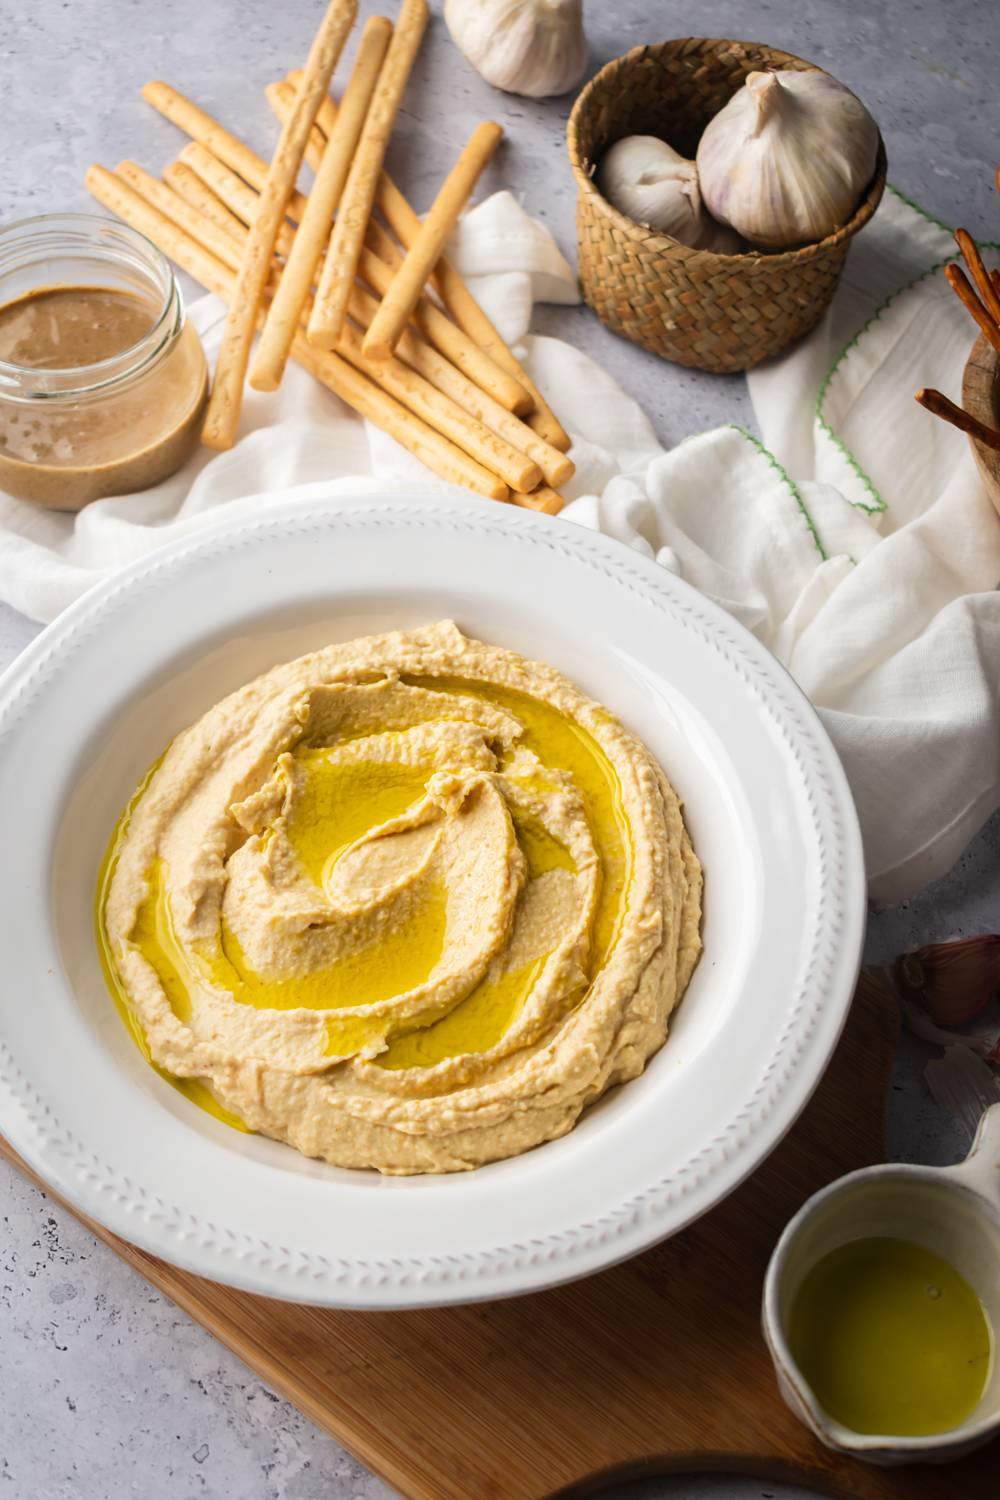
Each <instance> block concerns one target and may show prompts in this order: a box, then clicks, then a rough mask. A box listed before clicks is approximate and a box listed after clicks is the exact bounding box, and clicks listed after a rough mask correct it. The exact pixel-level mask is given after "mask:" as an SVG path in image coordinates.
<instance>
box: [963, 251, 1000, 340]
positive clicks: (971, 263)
mask: <svg viewBox="0 0 1000 1500" xmlns="http://www.w3.org/2000/svg"><path fill="white" fill-rule="evenodd" d="M955 241H956V243H957V245H958V248H959V249H960V250H961V252H962V259H963V260H964V261H965V264H966V265H967V266H968V268H969V270H970V271H971V272H972V279H973V281H974V282H975V283H976V286H977V287H978V288H979V295H980V297H982V299H983V303H984V305H985V307H986V311H987V312H988V313H989V315H990V317H991V318H992V319H993V321H994V323H996V325H997V327H998V328H1000V293H998V292H997V289H996V287H995V285H994V284H993V280H992V279H991V277H990V273H989V271H987V269H986V267H985V266H984V265H983V257H982V256H981V255H980V253H979V246H978V245H977V244H976V242H975V240H974V239H973V238H972V235H971V234H970V233H969V231H968V230H967V229H956V230H955Z"/></svg>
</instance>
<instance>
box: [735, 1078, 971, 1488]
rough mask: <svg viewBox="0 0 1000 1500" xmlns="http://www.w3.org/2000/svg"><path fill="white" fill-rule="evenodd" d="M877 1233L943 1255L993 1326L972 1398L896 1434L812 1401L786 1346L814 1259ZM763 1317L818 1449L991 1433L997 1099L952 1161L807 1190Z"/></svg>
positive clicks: (924, 1458)
mask: <svg viewBox="0 0 1000 1500" xmlns="http://www.w3.org/2000/svg"><path fill="white" fill-rule="evenodd" d="M883 1235H884V1236H888V1237H891V1238H894V1239H900V1240H909V1241H910V1242H911V1243H912V1244H915V1245H922V1246H923V1247H924V1248H925V1249H927V1250H931V1251H933V1253H934V1254H935V1255H940V1256H941V1257H942V1258H943V1259H944V1260H946V1261H949V1262H950V1263H951V1264H952V1265H953V1266H954V1267H955V1270H956V1271H958V1272H960V1274H961V1275H962V1276H964V1277H965V1279H966V1281H967V1282H968V1283H969V1285H970V1286H971V1287H972V1288H973V1290H974V1291H975V1292H976V1293H977V1294H978V1296H979V1299H980V1301H981V1302H982V1304H983V1307H984V1308H985V1310H986V1315H987V1317H988V1319H989V1322H990V1326H991V1328H992V1331H993V1340H994V1356H993V1360H992V1363H991V1369H990V1376H989V1379H988V1381H987V1383H986V1388H985V1390H984V1391H983V1395H982V1397H981V1399H980V1401H979V1404H978V1405H977V1406H976V1408H975V1410H974V1411H973V1412H972V1413H971V1414H970V1416H969V1417H968V1418H967V1419H966V1420H965V1421H964V1422H963V1423H962V1424H961V1425H960V1426H958V1427H954V1428H950V1429H949V1430H948V1431H946V1432H936V1433H933V1434H931V1435H929V1436H927V1437H899V1436H894V1435H893V1434H892V1433H863V1432H854V1431H852V1430H851V1429H850V1428H848V1427H844V1426H843V1425H842V1424H841V1423H839V1422H837V1421H835V1420H834V1419H833V1418H832V1417H831V1416H829V1415H828V1413H827V1412H825V1411H824V1410H823V1408H822V1407H821V1406H820V1404H819V1402H818V1401H817V1399H816V1397H815V1395H814V1394H813V1391H812V1390H811V1388H810V1386H809V1383H808V1381H807V1380H806V1379H805V1377H804V1375H803V1374H802V1371H801V1370H800V1369H799V1367H798V1365H797V1364H796V1361H795V1359H794V1358H793V1356H792V1353H791V1350H790V1348H789V1345H788V1318H789V1313H790V1311H791V1308H792V1305H793V1303H794V1301H795V1297H796V1295H797V1293H798V1291H799V1288H800V1287H801V1285H802V1282H803V1280H804V1279H805V1277H806V1276H807V1275H808V1273H809V1271H810V1270H811V1269H812V1268H813V1266H814V1265H815V1264H816V1263H817V1261H819V1260H821V1259H822V1258H823V1257H824V1256H825V1255H828V1254H829V1253H830V1252H831V1251H833V1250H836V1249H838V1248H839V1247H840V1246H841V1245H843V1244H846V1243H847V1242H848V1241H850V1240H858V1239H866V1238H868V1237H869V1236H883ZM763 1324H764V1337H765V1339H766V1340H767V1345H768V1348H769V1350H770V1352H771V1358H772V1360H773V1361H774V1368H775V1371H776V1373H777V1376H778V1384H779V1385H780V1387H781V1394H782V1396H783V1397H784V1399H785V1401H786V1402H787V1404H788V1405H789V1406H790V1407H791V1409H792V1411H794V1412H795V1414H796V1416H798V1417H800V1418H801V1419H802V1421H803V1422H805V1423H806V1424H807V1425H808V1426H809V1427H811V1428H812V1430H813V1432H815V1434H816V1436H817V1437H818V1438H820V1439H821V1441H822V1442H824V1443H825V1444H826V1445H827V1447H828V1448H835V1449H837V1450H838V1451H839V1452H841V1453H848V1454H851V1455H853V1456H854V1457H855V1458H862V1459H866V1460H867V1461H868V1462H869V1463H877V1464H903V1463H920V1462H923V1463H940V1462H944V1461H945V1460H947V1459H950V1458H960V1457H961V1456H962V1454H964V1453H969V1452H970V1451H971V1450H972V1449H973V1448H978V1447H979V1446H980V1444H981V1443H985V1442H987V1441H988V1440H989V1439H990V1438H991V1437H993V1436H994V1435H995V1434H996V1433H997V1432H998V1431H1000V1364H998V1361H997V1357H996V1340H997V1338H998V1337H1000V1104H994V1105H993V1106H992V1108H990V1109H988V1110H987V1111H986V1113H985V1114H984V1115H983V1117H982V1120H981V1121H980V1123H979V1130H978V1132H977V1134H976V1139H975V1141H974V1142H973V1145H972V1150H971V1151H970V1152H969V1155H968V1156H967V1157H966V1159H965V1161H963V1162H960V1163H959V1165H958V1166H956V1167H920V1166H909V1165H885V1166H878V1167H866V1168H864V1169H863V1170H862V1171H860V1172H852V1173H851V1174H850V1175H849V1176H847V1177H841V1178H840V1179H839V1180H838V1181H837V1182H832V1183H831V1184H830V1186H829V1187H826V1188H823V1189H822V1190H821V1191H820V1192H818V1193H816V1194H814V1196H813V1197H812V1198H810V1199H809V1200H808V1202H806V1203H805V1204H804V1205H803V1206H802V1208H801V1209H800V1210H799V1212H798V1213H797V1214H796V1215H795V1217H794V1219H792V1220H791V1221H790V1223H789V1224H788V1226H787V1227H786V1229H785V1232H784V1234H783V1235H782V1236H781V1239H780V1240H779V1241H778V1243H777V1245H776V1246H775V1250H774V1254H773V1255H772V1256H771V1261H770V1264H769V1266H768V1269H767V1277H766V1279H765V1282H764V1304H763Z"/></svg>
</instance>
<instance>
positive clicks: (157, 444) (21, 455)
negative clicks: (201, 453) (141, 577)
mask: <svg viewBox="0 0 1000 1500" xmlns="http://www.w3.org/2000/svg"><path fill="white" fill-rule="evenodd" d="M207 394H208V371H207V368H206V364H205V356H204V353H203V351H202V347H201V343H200V341H199V339H198V335H197V334H196V333H195V331H194V329H193V328H191V326H190V324H189V323H188V322H187V319H186V318H185V315H184V305H183V302H182V300H181V293H180V288H179V287H178V285H177V282H176V279H175V278H174V274H173V272H172V270H171V269H170V266H169V264H168V263H167V261H166V260H165V259H164V257H163V256H162V255H161V254H160V252H159V250H157V248H156V246H155V245H153V244H151V243H150V241H149V240H147V239H146V237H145V235H142V234H138V233H137V232H136V231H135V230H134V229H129V228H128V227H127V226H126V225H124V224H118V223H115V222H114V221H113V220H111V219H105V218H102V217H101V216H100V215H98V214H42V215H40V216H39V217H37V218H31V219H21V220H19V221H18V222H17V223H15V224H11V225H9V226H8V227H7V228H5V229H3V230H0V490H6V491H7V492H8V493H9V494H12V495H17V496H19V497H20V498H22V499H25V500H31V501H34V502H35V503H36V504H37V505H43V506H47V507H49V508H50V509H54V510H79V509H80V507H81V506H83V505H86V504H87V502H88V501H90V500H94V499H96V498H97V497H98V496H101V495H120V494H125V493H131V492H132V491H135V490H143V489H148V488H149V487H150V486H151V485H154V484H157V483H159V481H160V480H161V479H165V478H166V477H167V475H169V474H172V473H173V472H174V470H175V469H178V468H179V467H180V465H181V464H182V463H183V462H184V460H185V459H186V458H187V457H188V455H189V454H190V453H191V452H192V450H193V449H194V447H195V446H196V444H197V442H198V436H199V432H200V427H201V416H202V412H203V409H204V406H205V401H206V398H207Z"/></svg>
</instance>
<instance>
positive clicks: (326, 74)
mask: <svg viewBox="0 0 1000 1500" xmlns="http://www.w3.org/2000/svg"><path fill="white" fill-rule="evenodd" d="M356 15H357V0H331V3H330V5H329V7H328V8H327V11H326V14H325V16H324V17H323V20H322V21H321V22H320V26H319V30H318V31H317V33H316V36H315V39H314V41H313V44H312V48H311V49H310V52H309V58H308V60H307V62H306V66H305V70H304V74H303V78H302V82H301V83H300V85H299V88H298V92H297V94H296V99H295V109H294V111H293V113H292V117H291V119H289V121H288V122H287V124H286V125H285V126H284V128H283V129H282V132H281V137H280V139H279V141H278V146H277V149H276V151H275V153H274V157H273V159H272V161H271V167H270V170H269V172H268V174H267V181H266V182H265V183H264V187H263V189H262V191H261V202H260V212H259V213H258V215H257V218H256V220H255V221H254V224H253V227H252V229H251V232H250V238H249V240H248V242H247V246H246V252H245V255H244V259H243V264H242V265H241V267H240V272H239V276H238V278H237V284H236V289H235V292H234V295H233V300H232V303H231V304H230V309H229V316H228V318H227V319H226V327H225V331H224V333H223V335H222V344H221V346H220V349H219V357H218V360H217V361H216V367H215V379H214V380H213V382H212V393H211V395H210V397H209V400H208V410H207V412H206V414H205V425H204V427H203V428H202V442H204V443H206V444H207V445H208V447H210V448H231V447H232V446H233V443H234V442H235V441H236V429H237V426H238V425H239V419H240V407H241V406H242V402H243V380H244V377H245V375H246V370H247V363H248V360H249V358H250V343H251V340H252V338H253V334H254V329H255V328H256V326H257V313H258V310H259V307H260V300H261V295H262V293H263V291H264V285H265V283H266V281H267V278H268V275H269V274H270V269H271V256H272V254H273V252H274V242H275V240H276V239H277V235H278V229H279V227H280V225H281V222H282V220H283V219H284V217H285V209H286V206H287V204H288V200H289V198H290V197H291V194H292V191H293V189H294V187H295V179H296V177H297V176H298V174H299V167H300V166H301V163H302V153H303V151H304V150H305V144H306V140H307V138H308V135H309V132H310V130H311V129H312V124H313V121H314V120H315V118H316V111H317V110H318V109H319V105H320V100H321V99H322V98H323V95H324V94H325V93H326V91H327V88H328V87H329V84H330V78H331V77H332V75H333V70H334V68H335V67H336V64H337V59H338V58H339V56H340V53H341V50H342V49H343V46H344V43H345V41H346V40H347V34H348V32H349V31H350V29H351V27H352V25H353V24H354V18H355V16H356Z"/></svg>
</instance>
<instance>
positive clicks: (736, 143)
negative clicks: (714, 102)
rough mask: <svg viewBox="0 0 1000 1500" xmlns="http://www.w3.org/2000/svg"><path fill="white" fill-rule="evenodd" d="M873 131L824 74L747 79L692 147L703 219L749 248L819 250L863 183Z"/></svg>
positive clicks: (871, 159) (874, 147) (870, 166)
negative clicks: (815, 244) (726, 227)
mask: <svg viewBox="0 0 1000 1500" xmlns="http://www.w3.org/2000/svg"><path fill="white" fill-rule="evenodd" d="M877 155H878V126H877V125H876V124H875V121H874V120H873V119H872V117H871V115H870V114H869V113H868V111H867V109H865V107H864V105H863V104H862V103H861V100H860V99H859V98H858V97H857V95H855V94H852V93H851V91H850V89H847V88H845V87H844V85H843V84H842V83H838V82H837V80H836V79H835V78H831V77H830V75H829V73H823V72H820V70H819V69H818V68H817V69H810V70H809V71H808V72H794V71H788V72H782V73H751V74H749V76H748V77H747V80H746V83H745V84H744V85H743V87H742V88H741V89H740V90H739V91H738V92H737V93H735V94H734V95H733V97H732V98H731V99H730V101H729V103H728V104H726V105H725V106H724V107H723V108H722V109H721V110H720V111H719V113H718V114H717V115H716V116H715V118H714V119H713V120H710V121H709V123H708V125H707V126H706V128H705V132H704V134H703V135H702V138H701V140H700V142H699V144H698V157H697V160H698V175H699V177H700V179H701V191H702V196H703V197H704V199H705V202H706V204H707V205H708V208H709V210H710V211H711V213H712V214H713V215H714V216H715V218H717V219H720V220H721V221H722V222H723V223H724V224H730V225H732V227H733V228H734V229H735V230H736V231H737V232H738V233H739V234H741V235H743V236H744V238H745V239H748V240H750V241H751V242H752V243H753V244H757V245H767V246H770V247H772V248H786V247H788V246H790V245H801V244H808V243H811V242H812V241H814V240H821V239H823V238H824V236H826V235H828V234H831V233H832V232H833V231H834V230H835V229H838V228H839V227H840V226H841V225H842V224H846V223H847V221H848V219H849V218H850V217H851V215H852V214H853V213H854V210H855V208H856V207H857V204H858V199H859V198H860V197H861V194H862V193H863V192H864V190H865V188H866V187H867V186H868V183H869V182H870V181H871V178H872V174H873V173H874V171H875V159H876V156H877Z"/></svg>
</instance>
